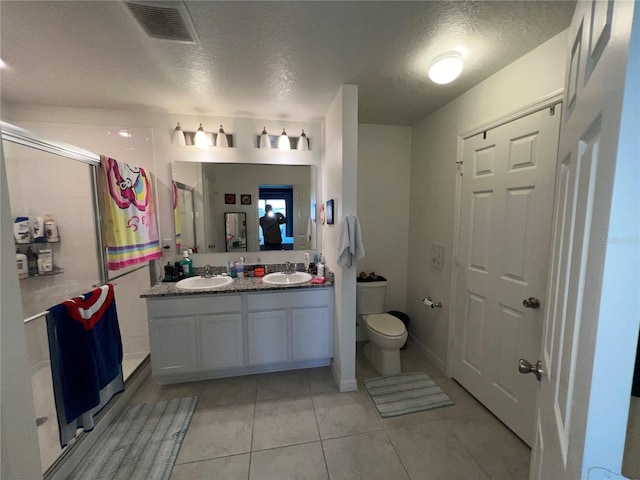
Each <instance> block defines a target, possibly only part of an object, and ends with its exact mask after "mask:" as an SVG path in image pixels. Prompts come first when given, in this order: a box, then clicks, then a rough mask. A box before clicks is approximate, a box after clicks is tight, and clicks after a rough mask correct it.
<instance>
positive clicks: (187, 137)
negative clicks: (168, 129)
mask: <svg viewBox="0 0 640 480" xmlns="http://www.w3.org/2000/svg"><path fill="white" fill-rule="evenodd" d="M183 133H184V142H185V143H184V144H185V145H186V146H187V147H193V146H195V144H196V132H190V131H187V130H183ZM205 135H206V137H207V140H208V144H209V145H208V146H209V147H214V146H215V145H216V140H217V138H218V135H219V134H218V133H214V132H205ZM225 135H226V137H227V143H228V146H229V148H232V147H233V146H234V144H233V134H231V133H225Z"/></svg>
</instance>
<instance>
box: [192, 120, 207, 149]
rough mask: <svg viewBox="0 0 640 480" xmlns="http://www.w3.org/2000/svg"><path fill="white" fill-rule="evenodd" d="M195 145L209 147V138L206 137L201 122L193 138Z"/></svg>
mask: <svg viewBox="0 0 640 480" xmlns="http://www.w3.org/2000/svg"><path fill="white" fill-rule="evenodd" d="M194 143H195V145H196V147H209V146H211V145H210V144H209V140H208V139H207V134H206V133H205V131H204V128H203V127H202V124H200V126H199V127H198V131H197V132H196V137H195V140H194Z"/></svg>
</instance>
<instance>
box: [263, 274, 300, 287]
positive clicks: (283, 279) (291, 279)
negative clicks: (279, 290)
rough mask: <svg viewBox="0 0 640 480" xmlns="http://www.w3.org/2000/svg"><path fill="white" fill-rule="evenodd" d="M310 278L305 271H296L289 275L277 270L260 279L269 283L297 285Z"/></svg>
mask: <svg viewBox="0 0 640 480" xmlns="http://www.w3.org/2000/svg"><path fill="white" fill-rule="evenodd" d="M311 278H312V277H311V275H309V274H308V273H305V272H296V273H292V274H290V275H285V274H284V273H280V272H278V273H270V274H269V275H265V276H264V278H263V279H262V281H263V282H264V283H268V284H270V285H297V284H299V283H304V282H308V281H309V280H311Z"/></svg>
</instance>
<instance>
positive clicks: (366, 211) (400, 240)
mask: <svg viewBox="0 0 640 480" xmlns="http://www.w3.org/2000/svg"><path fill="white" fill-rule="evenodd" d="M410 179H411V127H399V126H389V125H367V124H360V125H359V128H358V217H359V219H360V226H361V227H362V236H363V243H364V249H365V253H366V256H365V257H364V258H363V259H362V260H360V261H359V262H358V273H360V272H362V271H364V272H366V273H367V274H368V273H371V272H375V273H376V274H378V275H382V276H383V277H385V278H386V279H387V280H388V281H389V284H388V286H387V297H386V303H385V308H386V310H400V311H401V312H404V311H406V310H405V309H406V299H407V261H408V254H409V247H408V246H409V190H410V183H411V181H410Z"/></svg>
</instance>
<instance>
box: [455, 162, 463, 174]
mask: <svg viewBox="0 0 640 480" xmlns="http://www.w3.org/2000/svg"><path fill="white" fill-rule="evenodd" d="M462 165H464V162H462V161H459V162H456V169H457V170H458V173H459V174H460V176H462V175H463V173H462Z"/></svg>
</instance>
